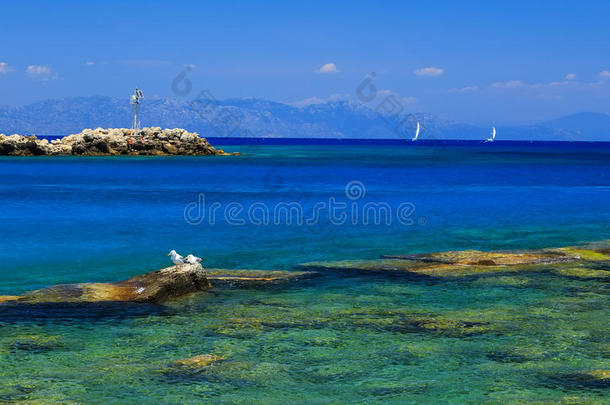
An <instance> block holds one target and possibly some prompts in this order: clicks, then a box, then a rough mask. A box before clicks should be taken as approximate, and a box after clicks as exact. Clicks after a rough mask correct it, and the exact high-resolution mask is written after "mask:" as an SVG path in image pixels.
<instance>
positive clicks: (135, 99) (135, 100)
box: [131, 88, 144, 131]
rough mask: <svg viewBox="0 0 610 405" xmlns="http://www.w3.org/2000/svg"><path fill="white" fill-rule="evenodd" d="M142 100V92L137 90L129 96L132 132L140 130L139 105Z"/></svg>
mask: <svg viewBox="0 0 610 405" xmlns="http://www.w3.org/2000/svg"><path fill="white" fill-rule="evenodd" d="M143 98H144V93H142V90H138V89H137V88H136V91H135V92H134V93H133V94H132V95H131V104H133V124H132V126H131V129H133V130H134V131H139V130H140V103H142V99H143Z"/></svg>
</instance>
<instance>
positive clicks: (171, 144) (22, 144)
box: [0, 127, 239, 156]
mask: <svg viewBox="0 0 610 405" xmlns="http://www.w3.org/2000/svg"><path fill="white" fill-rule="evenodd" d="M238 154H239V153H226V152H225V151H223V150H222V149H216V148H214V147H213V146H212V145H210V143H209V142H208V141H207V140H206V139H205V138H202V137H200V136H199V134H198V133H196V132H188V131H187V130H185V129H180V128H174V129H161V128H160V127H152V128H144V129H142V130H139V131H134V130H131V129H126V128H111V129H104V128H97V129H85V130H83V131H82V132H80V133H78V134H72V135H68V136H64V137H63V138H60V139H54V140H51V141H48V140H47V139H38V138H37V137H36V136H35V135H32V136H25V135H17V134H15V135H4V134H0V155H4V156H70V155H76V156H113V155H136V156H137V155H144V156H166V155H191V156H206V155H221V156H222V155H238Z"/></svg>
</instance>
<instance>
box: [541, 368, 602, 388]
mask: <svg viewBox="0 0 610 405" xmlns="http://www.w3.org/2000/svg"><path fill="white" fill-rule="evenodd" d="M547 379H548V380H549V381H551V382H553V383H554V385H555V384H560V385H563V386H565V387H568V388H610V370H584V371H579V372H574V373H562V374H557V375H550V376H548V377H547Z"/></svg>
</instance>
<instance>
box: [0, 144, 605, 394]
mask: <svg viewBox="0 0 610 405" xmlns="http://www.w3.org/2000/svg"><path fill="white" fill-rule="evenodd" d="M226 149H229V150H240V151H242V152H244V153H245V154H244V156H241V157H212V158H210V157H206V158H190V157H171V158H19V159H14V158H0V169H2V173H3V176H2V178H1V180H0V203H1V206H2V211H0V235H2V240H1V241H2V246H3V249H2V251H1V252H0V259H2V261H1V262H2V263H3V265H2V271H1V272H0V295H1V294H7V295H8V294H17V293H22V292H24V291H28V290H32V289H35V288H40V287H42V286H46V285H51V284H58V283H70V282H80V281H115V280H119V279H123V278H127V277H129V276H132V275H135V274H140V273H143V272H147V271H150V270H152V269H156V268H161V267H164V266H166V265H167V264H168V263H169V262H168V261H167V257H166V254H167V251H168V250H169V249H172V248H173V249H177V250H179V251H180V252H184V253H187V252H194V253H197V254H199V255H202V256H203V257H204V258H205V264H206V265H207V266H209V267H222V268H262V269H291V268H294V266H296V265H298V264H299V263H302V262H306V261H312V260H332V259H371V258H377V257H378V256H379V255H381V254H401V253H412V252H428V251H439V250H449V249H484V250H490V249H513V248H539V247H546V246H564V245H570V244H576V243H580V242H585V241H591V240H601V239H608V238H610V227H609V226H608V224H609V223H610V210H608V206H610V204H609V203H610V192H609V191H610V170H609V169H610V148H609V147H608V146H605V145H600V144H598V145H590V146H582V145H581V146H579V147H575V148H565V147H559V146H553V145H547V146H544V147H540V146H535V145H534V146H532V145H529V146H528V145H524V144H516V145H493V146H490V145H487V146H483V145H481V146H468V147H406V146H396V145H385V146H381V145H377V146H371V145H368V146H361V145H351V146H345V145H344V146H341V147H339V146H333V145H324V146H320V145H315V146H314V145H290V146H282V145H275V146H239V147H237V146H232V147H227V148H226ZM348 185H349V186H348ZM346 186H348V191H349V192H350V193H352V194H349V193H348V194H346ZM353 193H356V194H353ZM200 195H203V196H204V199H205V204H206V205H205V207H206V208H208V207H209V206H210V205H211V204H214V203H218V204H219V206H220V208H218V210H217V213H220V214H218V215H217V217H216V221H215V222H214V223H213V224H212V223H210V221H209V218H208V217H201V216H196V217H195V219H196V220H201V221H200V222H201V223H197V224H192V223H191V224H189V223H188V222H187V221H185V217H184V214H185V208H188V207H191V206H192V207H199V206H203V205H202V204H200V205H199V206H197V204H195V203H197V202H198V201H199V199H200ZM331 198H332V199H334V201H335V202H336V203H345V204H346V207H347V208H346V211H345V213H346V215H347V216H348V223H347V224H343V225H337V224H334V225H333V224H332V223H331V222H332V221H331V218H329V216H330V215H329V212H328V211H327V210H321V211H320V213H319V214H320V215H319V218H318V220H317V221H314V223H313V224H310V225H298V224H296V223H292V224H289V223H287V220H286V217H281V218H279V220H278V223H277V224H273V220H274V219H275V218H274V216H273V215H272V218H271V219H270V222H271V223H270V224H269V225H257V224H254V223H253V221H252V220H251V218H248V217H247V215H245V214H244V211H245V212H247V210H248V209H249V208H250V207H252V206H253V205H254V204H258V205H259V206H261V207H266V208H267V209H268V210H269V211H270V212H271V213H273V211H274V208H276V207H277V206H278V204H280V203H282V202H298V203H299V204H300V207H301V209H302V212H303V214H304V216H305V218H308V217H309V216H311V213H312V212H314V207H315V206H316V204H319V203H324V204H328V202H329V201H330V199H331ZM367 203H377V204H379V203H384V204H387V206H388V207H389V210H390V211H391V212H392V214H391V215H390V217H391V219H392V221H391V224H386V223H385V222H384V223H382V224H378V225H376V224H374V223H369V224H364V223H363V220H362V212H363V209H364V206H365V204H367ZM189 204H191V205H189ZM230 204H237V205H239V206H241V207H242V208H243V210H244V211H242V213H241V214H237V215H235V218H236V219H242V220H244V221H245V224H243V225H237V224H231V223H229V222H230V221H229V220H228V219H227V218H226V217H225V216H223V215H222V213H224V212H225V210H226V209H227V206H229V205H230ZM401 204H408V207H411V209H410V210H409V212H408V215H407V217H406V218H403V219H405V221H403V222H400V221H398V220H397V215H396V214H395V213H396V210H397V209H398V207H399V206H400V205H401ZM354 207H355V208H354ZM352 209H354V210H355V212H357V213H358V214H359V215H360V217H359V219H356V220H354V217H355V216H354V215H353V212H352V211H351V210H352ZM193 212H194V213H197V210H195V211H190V213H191V214H192V213H193ZM191 219H192V218H191ZM369 219H371V218H369ZM384 220H385V217H384ZM352 221H353V223H352ZM411 221H412V222H411ZM191 222H193V221H191ZM195 222H199V221H195ZM295 222H297V221H296V218H295ZM335 222H336V221H335ZM369 222H374V221H373V220H372V219H371V220H370V221H369ZM600 266H602V267H603V266H604V264H601V265H600ZM602 270H603V269H602ZM607 293H608V290H607V282H605V281H603V280H600V279H578V278H574V277H572V278H569V277H559V276H557V275H556V274H552V273H549V272H544V271H541V272H531V273H527V274H518V275H498V276H490V277H484V278H471V279H461V280H453V281H447V280H432V279H424V278H417V277H406V278H405V277H402V278H400V277H382V276H379V275H377V276H370V275H356V276H349V277H347V276H346V277H341V276H338V275H327V276H324V277H319V278H316V279H313V280H309V281H306V282H301V283H299V284H296V285H292V286H278V287H273V288H268V289H246V290H236V289H227V288H219V289H216V290H214V291H213V292H210V293H203V294H198V295H194V296H189V297H185V298H183V299H180V300H177V301H176V302H172V303H170V304H169V305H167V306H163V307H158V306H141V305H130V306H122V305H119V306H116V305H112V306H99V305H97V306H87V307H78V308H64V309H63V310H62V311H59V312H52V311H48V310H45V309H44V308H43V309H41V310H40V311H36V312H33V313H21V312H15V311H4V312H2V311H0V356H1V358H2V365H3V367H2V370H1V371H0V386H1V387H2V388H1V389H0V402H2V401H5V402H9V403H10V402H19V401H36V400H41V401H43V402H44V401H46V402H61V401H64V402H73V403H96V402H97V403H101V402H104V403H138V402H139V403H142V402H151V403H177V402H178V403H197V402H201V401H203V400H206V399H207V400H211V401H216V402H229V403H232V402H237V403H252V402H267V403H287V402H288V403H295V402H296V403H328V402H331V403H332V402H335V403H344V402H375V401H380V402H395V403H438V402H452V403H464V402H466V403H467V402H471V403H478V402H485V401H488V402H491V403H502V402H511V401H512V402H534V401H539V402H542V403H544V402H549V403H553V402H556V401H560V400H563V401H568V402H569V401H571V400H574V401H581V402H585V403H586V402H590V403H596V402H597V403H602V402H603V395H604V393H606V394H607V386H604V385H603V384H600V385H595V384H590V383H582V382H580V381H578V380H575V379H573V378H572V379H571V378H569V377H566V376H570V375H571V374H570V373H574V372H577V371H579V370H590V369H606V370H607V369H608V368H609V364H608V355H609V353H610V347H609V345H608V340H607V336H608V332H610V331H609V330H608V326H607V324H608V322H607V319H608V315H609V314H608V295H607ZM413 317H425V318H426V319H438V320H439V322H449V321H448V320H450V321H458V320H459V321H480V322H495V323H498V325H497V328H494V329H493V330H490V331H483V332H481V333H479V332H477V333H472V334H469V333H463V331H462V332H459V333H458V332H455V331H454V332H452V331H451V328H449V329H443V330H442V331H439V330H433V331H429V330H428V331H426V330H419V329H418V330H415V329H413V328H409V327H407V326H405V325H406V324H408V322H406V321H405V319H412V318H413ZM405 322H406V323H405ZM28 342H29V343H28ZM32 342H34V343H32ZM205 353H215V354H217V355H220V356H223V357H225V358H226V360H225V361H224V362H221V363H219V364H218V365H217V366H214V367H212V368H211V369H209V370H206V371H205V372H201V373H184V372H176V370H172V369H168V363H170V362H171V361H173V360H177V359H180V358H185V357H190V356H194V355H198V354H205Z"/></svg>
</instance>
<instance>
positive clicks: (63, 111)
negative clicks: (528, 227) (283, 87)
mask: <svg viewBox="0 0 610 405" xmlns="http://www.w3.org/2000/svg"><path fill="white" fill-rule="evenodd" d="M131 117H132V109H131V106H130V105H129V103H128V101H127V100H125V99H117V98H111V97H101V96H94V97H75V98H65V99H59V100H47V101H42V102H38V103H33V104H29V105H26V106H21V107H0V133H22V134H31V133H36V134H44V135H65V134H70V133H76V132H80V131H81V130H82V129H83V128H96V127H130V126H131ZM414 117H416V118H414ZM417 120H419V121H420V122H421V123H422V125H423V127H424V130H423V132H422V134H421V138H422V139H425V138H428V139H485V138H487V137H488V136H489V133H490V128H489V127H481V126H475V125H469V124H464V123H458V122H453V121H448V120H443V119H441V118H439V117H435V116H431V115H429V114H421V113H417V114H415V116H411V117H410V118H409V117H408V116H407V115H405V114H402V115H399V116H394V115H391V114H388V113H383V112H378V111H375V110H374V109H373V108H370V107H369V106H367V105H363V104H359V103H355V102H351V101H333V102H327V103H319V104H312V105H309V106H305V107H296V106H291V105H288V104H282V103H277V102H273V101H268V100H261V99H253V98H247V99H228V100H223V101H215V100H211V99H208V98H206V97H205V95H204V96H202V97H200V98H199V99H198V100H196V101H183V100H176V99H146V100H144V103H143V104H142V107H141V121H142V125H143V126H160V127H163V128H174V127H181V128H185V129H188V130H189V131H196V132H199V133H200V134H201V135H202V136H255V137H291V138H320V137H327V138H378V139H380V138H385V139H391V138H405V139H409V138H411V137H412V136H413V132H414V126H415V123H416V121H417ZM498 139H527V140H610V116H608V115H606V114H599V113H579V114H574V115H570V116H567V117H563V118H559V119H556V120H552V121H548V122H542V123H540V124H537V125H531V126H518V127H517V126H516V127H498Z"/></svg>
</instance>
